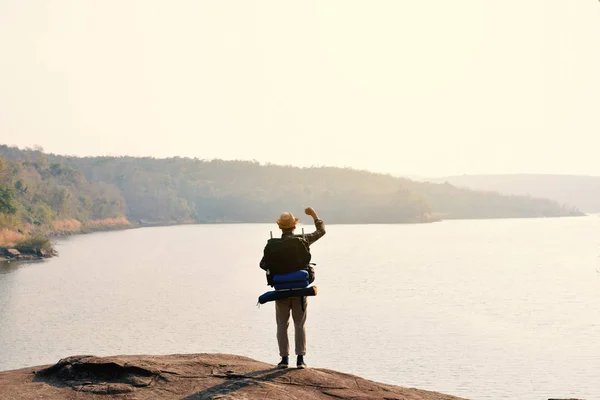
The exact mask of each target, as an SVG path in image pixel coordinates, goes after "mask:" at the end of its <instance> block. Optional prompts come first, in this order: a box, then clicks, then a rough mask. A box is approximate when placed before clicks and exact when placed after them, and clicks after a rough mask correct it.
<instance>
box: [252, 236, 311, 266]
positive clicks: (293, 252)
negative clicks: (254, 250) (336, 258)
mask: <svg viewBox="0 0 600 400" xmlns="http://www.w3.org/2000/svg"><path fill="white" fill-rule="evenodd" d="M263 253H264V260H265V266H266V268H267V269H268V270H269V271H270V275H271V276H273V275H278V274H287V273H288V272H294V271H298V270H301V269H306V267H307V265H308V263H310V258H311V255H310V250H309V245H308V242H307V241H306V240H304V239H302V238H301V237H297V236H287V237H284V238H281V239H277V238H275V239H269V240H268V241H267V245H266V246H265V250H264V252H263Z"/></svg>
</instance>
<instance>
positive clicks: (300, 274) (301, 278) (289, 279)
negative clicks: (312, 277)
mask: <svg viewBox="0 0 600 400" xmlns="http://www.w3.org/2000/svg"><path fill="white" fill-rule="evenodd" d="M307 286H308V271H304V270H300V271H294V272H290V273H287V274H281V275H274V276H273V287H274V288H275V290H282V289H300V288H304V287H307Z"/></svg>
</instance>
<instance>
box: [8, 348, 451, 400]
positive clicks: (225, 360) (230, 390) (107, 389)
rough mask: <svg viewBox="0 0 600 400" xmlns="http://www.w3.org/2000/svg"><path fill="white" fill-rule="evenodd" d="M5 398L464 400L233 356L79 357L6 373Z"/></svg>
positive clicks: (340, 374)
mask: <svg viewBox="0 0 600 400" xmlns="http://www.w3.org/2000/svg"><path fill="white" fill-rule="evenodd" d="M0 398H2V399H10V400H30V399H42V400H43V399H66V400H71V399H138V400H143V399H185V400H205V399H215V400H216V399H222V400H225V399H228V400H234V399H240V400H241V399H245V400H255V399H256V400H259V399H260V400H263V399H289V400H325V399H327V400H332V399H353V400H460V398H458V397H454V396H449V395H445V394H441V393H436V392H430V391H425V390H419V389H409V388H403V387H399V386H393V385H385V384H382V383H376V382H372V381H369V380H366V379H363V378H359V377H357V376H354V375H348V374H344V373H340V372H335V371H331V370H327V369H316V368H315V369H305V370H300V369H276V368H275V367H274V366H273V365H270V364H265V363H263V362H259V361H256V360H252V359H250V358H247V357H241V356H235V355H226V354H187V355H179V354H178V355H167V356H117V357H94V356H73V357H68V358H65V359H63V360H60V361H59V362H58V363H57V364H55V365H53V366H49V367H37V368H25V369H20V370H14V371H5V372H0Z"/></svg>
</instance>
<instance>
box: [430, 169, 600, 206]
mask: <svg viewBox="0 0 600 400" xmlns="http://www.w3.org/2000/svg"><path fill="white" fill-rule="evenodd" d="M439 181H448V182H450V183H451V184H453V185H456V186H458V187H467V188H470V189H474V190H490V191H495V192H499V193H503V194H514V195H530V196H535V197H544V198H548V199H552V200H556V201H558V202H560V203H566V204H571V205H573V206H575V207H577V208H579V209H580V210H582V211H584V212H590V213H597V212H600V176H583V175H540V174H513V175H459V176H449V177H446V178H441V179H440V180H439Z"/></svg>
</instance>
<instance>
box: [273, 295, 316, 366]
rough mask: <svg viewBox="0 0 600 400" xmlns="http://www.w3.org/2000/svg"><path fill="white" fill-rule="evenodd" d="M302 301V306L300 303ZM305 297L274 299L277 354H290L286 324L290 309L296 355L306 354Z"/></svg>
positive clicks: (306, 303) (288, 319) (284, 355)
mask: <svg viewBox="0 0 600 400" xmlns="http://www.w3.org/2000/svg"><path fill="white" fill-rule="evenodd" d="M303 302H304V307H302V303H303ZM307 305H308V302H307V301H306V297H288V298H287V299H282V300H276V301H275V318H276V319H277V343H279V355H280V356H281V357H286V356H288V355H289V354H290V342H289V340H288V325H289V324H290V310H291V311H292V318H293V320H294V336H295V339H296V355H302V356H303V355H305V354H306V328H305V327H304V323H305V322H306V306H307Z"/></svg>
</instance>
